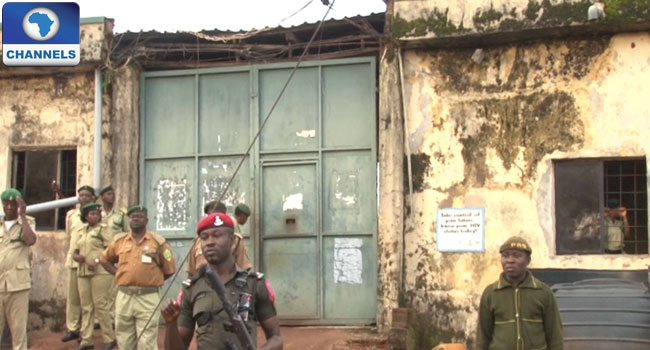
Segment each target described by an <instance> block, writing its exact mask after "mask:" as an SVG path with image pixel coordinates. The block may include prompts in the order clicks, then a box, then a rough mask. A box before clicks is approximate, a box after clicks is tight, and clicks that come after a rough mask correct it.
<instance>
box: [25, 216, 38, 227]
mask: <svg viewBox="0 0 650 350" xmlns="http://www.w3.org/2000/svg"><path fill="white" fill-rule="evenodd" d="M25 219H27V222H28V223H29V224H30V225H32V224H33V223H35V222H36V219H34V217H33V216H29V215H25Z"/></svg>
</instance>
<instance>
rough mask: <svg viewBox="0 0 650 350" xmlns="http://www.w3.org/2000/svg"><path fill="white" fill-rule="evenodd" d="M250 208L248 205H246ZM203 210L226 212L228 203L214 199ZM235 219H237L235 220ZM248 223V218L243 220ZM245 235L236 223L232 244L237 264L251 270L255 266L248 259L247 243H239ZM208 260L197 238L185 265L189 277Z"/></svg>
mask: <svg viewBox="0 0 650 350" xmlns="http://www.w3.org/2000/svg"><path fill="white" fill-rule="evenodd" d="M246 208H248V206H246ZM203 211H204V212H205V214H206V215H207V214H211V213H224V214H225V213H226V205H225V204H223V203H221V202H217V201H212V202H209V203H208V204H206V205H205V206H204V207H203ZM236 215H237V209H235V216H236ZM248 215H250V209H248ZM246 219H248V216H246ZM233 221H235V220H233ZM245 223H246V220H243V223H242V225H243V224H245ZM243 238H244V237H243V236H242V235H241V228H239V225H235V241H234V242H233V246H232V253H233V255H234V256H235V263H236V264H237V266H239V267H241V268H243V269H246V270H250V269H251V268H252V267H253V264H251V261H250V260H249V259H248V254H247V253H246V245H245V244H243V243H242V244H239V243H240V242H241V241H242V240H243ZM206 263H207V262H206V261H205V257H204V256H203V250H202V249H201V242H200V241H199V240H198V239H196V240H194V243H193V245H192V249H191V251H190V253H189V256H188V257H187V267H185V272H187V276H188V277H193V276H196V274H197V272H198V271H199V268H200V267H201V266H203V265H205V264H206Z"/></svg>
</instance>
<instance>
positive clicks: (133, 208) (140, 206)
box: [126, 204, 147, 215]
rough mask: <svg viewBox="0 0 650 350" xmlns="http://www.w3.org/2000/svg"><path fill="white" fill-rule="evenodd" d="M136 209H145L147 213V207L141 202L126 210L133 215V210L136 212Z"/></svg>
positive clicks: (127, 213)
mask: <svg viewBox="0 0 650 350" xmlns="http://www.w3.org/2000/svg"><path fill="white" fill-rule="evenodd" d="M136 211H143V212H145V213H146V212H147V208H145V207H144V206H143V205H140V204H138V205H134V206H132V207H131V208H129V210H127V211H126V215H131V214H132V213H133V212H136Z"/></svg>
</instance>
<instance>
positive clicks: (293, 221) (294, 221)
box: [284, 218, 296, 225]
mask: <svg viewBox="0 0 650 350" xmlns="http://www.w3.org/2000/svg"><path fill="white" fill-rule="evenodd" d="M284 222H285V223H286V224H287V225H295V224H296V219H295V218H288V219H286V220H284Z"/></svg>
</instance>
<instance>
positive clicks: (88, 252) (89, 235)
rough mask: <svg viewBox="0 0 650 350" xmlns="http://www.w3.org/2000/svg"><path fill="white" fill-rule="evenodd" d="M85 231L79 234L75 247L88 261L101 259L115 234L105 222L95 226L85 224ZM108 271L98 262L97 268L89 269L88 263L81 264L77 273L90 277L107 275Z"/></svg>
mask: <svg viewBox="0 0 650 350" xmlns="http://www.w3.org/2000/svg"><path fill="white" fill-rule="evenodd" d="M84 225H85V226H84V232H83V233H82V234H81V235H79V239H78V240H77V245H76V247H75V249H79V254H81V255H83V256H84V258H85V260H86V261H95V259H97V260H99V257H100V256H101V255H102V252H103V251H104V249H105V248H106V247H107V246H108V245H109V244H110V243H111V242H112V241H113V235H112V234H111V232H110V231H109V230H108V228H107V227H106V225H105V224H99V225H95V226H93V227H90V226H88V224H84ZM105 274H108V271H106V270H104V268H103V267H102V266H101V264H99V263H97V264H96V266H95V270H94V271H91V270H89V269H88V265H87V264H85V263H84V264H79V267H78V268H77V275H78V276H80V277H89V276H94V275H105Z"/></svg>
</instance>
